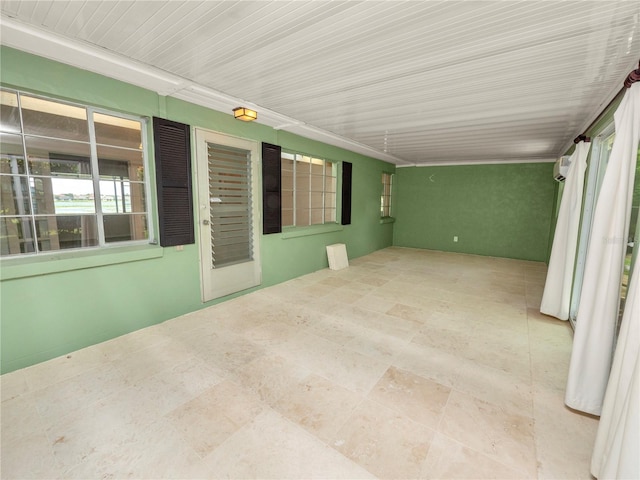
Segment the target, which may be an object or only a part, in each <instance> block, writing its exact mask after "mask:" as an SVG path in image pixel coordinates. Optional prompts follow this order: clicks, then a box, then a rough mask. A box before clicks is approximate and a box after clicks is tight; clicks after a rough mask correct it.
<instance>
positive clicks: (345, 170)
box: [341, 162, 352, 225]
mask: <svg viewBox="0 0 640 480" xmlns="http://www.w3.org/2000/svg"><path fill="white" fill-rule="evenodd" d="M351 171H352V164H351V163H349V162H342V222H341V223H342V225H350V224H351Z"/></svg>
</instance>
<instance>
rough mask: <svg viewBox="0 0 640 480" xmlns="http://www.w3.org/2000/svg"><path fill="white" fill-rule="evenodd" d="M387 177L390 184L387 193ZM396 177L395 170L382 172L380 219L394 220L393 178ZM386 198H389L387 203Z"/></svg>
mask: <svg viewBox="0 0 640 480" xmlns="http://www.w3.org/2000/svg"><path fill="white" fill-rule="evenodd" d="M385 177H387V178H388V179H389V182H388V185H389V194H388V195H385V193H386V186H387V183H385ZM394 177H395V173H393V172H386V171H383V172H382V174H381V180H382V188H381V191H380V220H392V219H393V218H394V217H393V191H394V188H393V180H394ZM385 199H387V200H388V201H387V202H386V203H385ZM385 213H388V215H385Z"/></svg>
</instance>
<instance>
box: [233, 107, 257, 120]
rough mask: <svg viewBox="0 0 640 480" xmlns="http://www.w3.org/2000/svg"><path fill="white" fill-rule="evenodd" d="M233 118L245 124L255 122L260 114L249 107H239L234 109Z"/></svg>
mask: <svg viewBox="0 0 640 480" xmlns="http://www.w3.org/2000/svg"><path fill="white" fill-rule="evenodd" d="M233 116H234V117H235V118H237V119H238V120H242V121H243V122H253V121H254V120H257V119H258V112H256V111H255V110H251V109H249V108H247V107H238V108H234V109H233Z"/></svg>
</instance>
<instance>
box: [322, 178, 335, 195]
mask: <svg viewBox="0 0 640 480" xmlns="http://www.w3.org/2000/svg"><path fill="white" fill-rule="evenodd" d="M324 188H325V191H327V192H335V191H336V177H325V181H324Z"/></svg>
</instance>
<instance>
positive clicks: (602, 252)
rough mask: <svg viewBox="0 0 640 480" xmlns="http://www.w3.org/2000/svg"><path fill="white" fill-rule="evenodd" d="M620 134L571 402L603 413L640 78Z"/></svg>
mask: <svg viewBox="0 0 640 480" xmlns="http://www.w3.org/2000/svg"><path fill="white" fill-rule="evenodd" d="M614 121H615V131H616V137H615V140H614V142H613V147H612V149H611V155H610V156H609V164H608V165H607V169H606V171H605V174H604V178H603V181H602V187H601V189H600V195H599V196H598V200H597V203H596V209H595V213H594V218H593V225H592V228H591V237H590V241H589V247H588V250H587V259H586V264H585V271H584V281H583V284H582V292H581V294H580V304H579V305H578V313H577V318H576V330H575V334H574V338H573V349H572V352H571V363H570V365H569V378H568V380H567V391H566V394H565V403H566V404H567V405H568V406H569V407H571V408H574V409H576V410H581V411H583V412H587V413H591V414H593V415H600V412H601V410H602V401H603V398H604V392H605V389H606V386H607V381H608V379H609V370H610V368H611V358H612V356H613V355H612V352H613V344H614V339H615V329H616V319H617V315H618V311H617V310H618V303H619V295H620V281H621V278H622V269H623V263H624V256H625V250H626V243H627V235H628V231H629V217H630V211H631V210H630V209H631V195H632V193H633V192H632V188H633V180H634V176H635V166H636V158H637V154H638V138H639V136H640V83H635V84H633V85H631V87H630V88H629V89H628V90H627V92H626V93H625V96H624V98H623V99H622V102H621V104H620V106H619V107H618V109H617V111H616V113H615V114H614Z"/></svg>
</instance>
